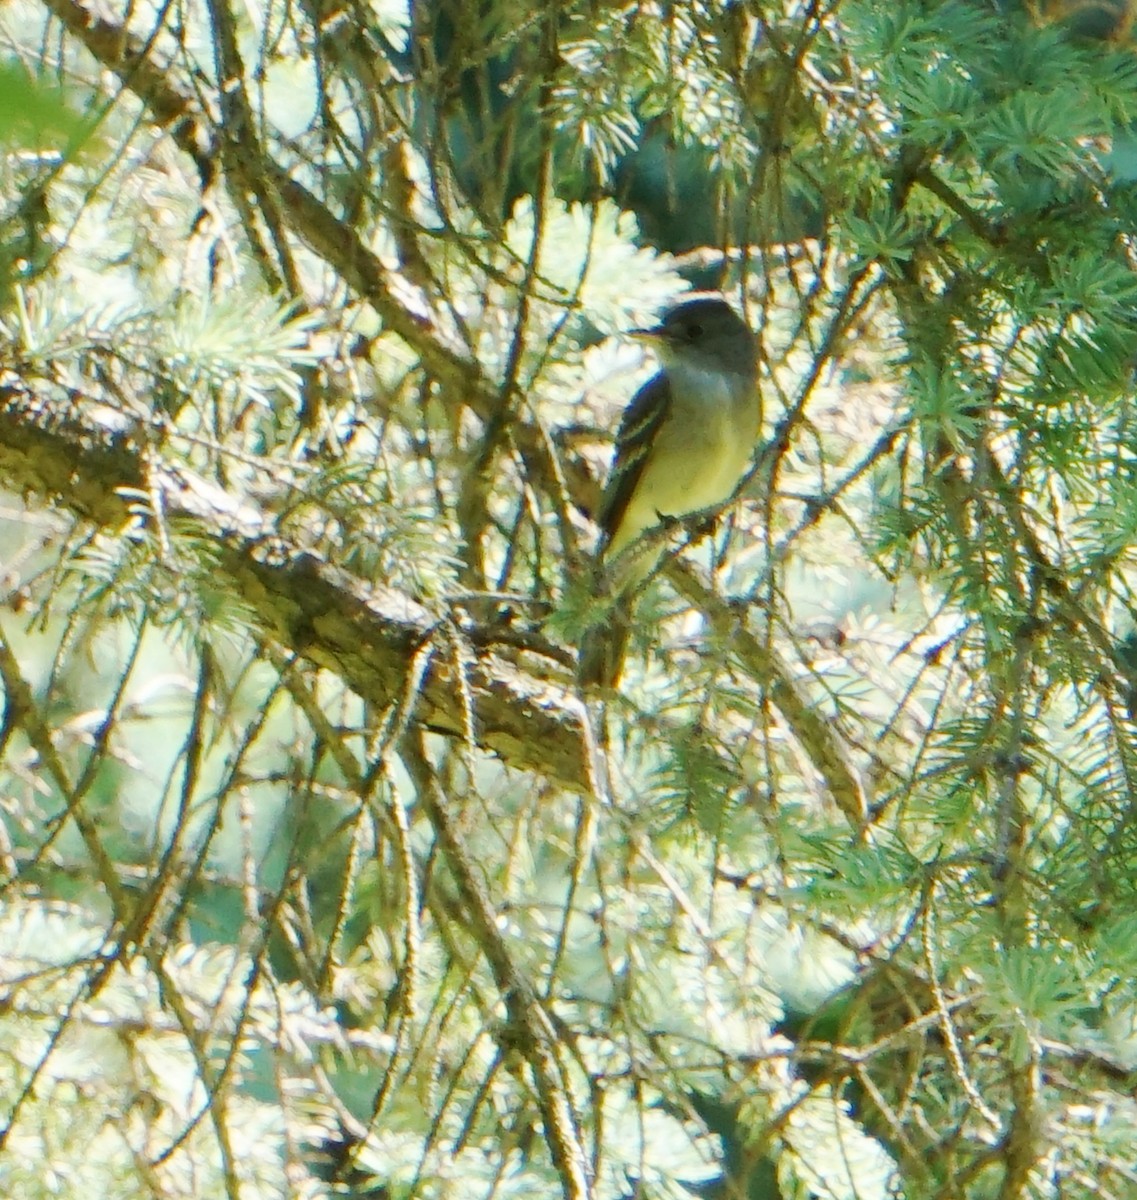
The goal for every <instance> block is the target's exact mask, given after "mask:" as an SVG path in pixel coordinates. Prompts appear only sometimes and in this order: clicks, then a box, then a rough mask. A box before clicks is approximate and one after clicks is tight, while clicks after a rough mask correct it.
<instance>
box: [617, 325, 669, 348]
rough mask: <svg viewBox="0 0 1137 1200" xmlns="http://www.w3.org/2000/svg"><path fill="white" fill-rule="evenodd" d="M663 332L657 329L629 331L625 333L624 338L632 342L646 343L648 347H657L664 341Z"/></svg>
mask: <svg viewBox="0 0 1137 1200" xmlns="http://www.w3.org/2000/svg"><path fill="white" fill-rule="evenodd" d="M664 336H665V335H664V332H663V330H662V329H660V328H659V327H656V328H655V329H629V330H627V331H626V332H625V334H624V337H626V338H630V339H631V340H632V341H633V342H646V343H647V345H649V346H658V345H659V343H660V342H662V341H663V340H664Z"/></svg>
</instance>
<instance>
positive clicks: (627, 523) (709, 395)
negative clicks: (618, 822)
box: [578, 296, 762, 687]
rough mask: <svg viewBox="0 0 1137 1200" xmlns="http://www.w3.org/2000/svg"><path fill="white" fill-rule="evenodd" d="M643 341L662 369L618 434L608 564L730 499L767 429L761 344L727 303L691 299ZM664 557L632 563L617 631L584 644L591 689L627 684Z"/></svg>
mask: <svg viewBox="0 0 1137 1200" xmlns="http://www.w3.org/2000/svg"><path fill="white" fill-rule="evenodd" d="M633 336H635V337H638V338H641V339H642V340H644V341H647V342H649V343H650V344H651V345H652V346H653V348H654V349H655V351H656V353H657V354H658V356H659V360H660V364H661V366H662V370H661V371H660V372H659V373H658V374H657V375H653V376H652V378H651V379H649V380H648V381H647V383H645V384H644V385H643V387H641V388H640V390H639V391H638V392H636V394H635V396H634V397H633V398H632V402H631V403H630V404H629V405H628V407H627V409H626V410H625V411H624V416H623V419H622V420H621V422H620V428H619V431H618V432H617V434H616V453H615V458H614V459H613V462H612V469H611V471H610V472H609V476H608V482H607V484H606V486H605V488H604V494H603V497H602V498H601V501H600V508H599V512H598V513H597V517H596V520H597V523H598V524H599V526H600V544H599V547H598V549H597V561H598V562H599V563H609V562H612V561H613V560H614V559H615V558H616V557H617V556H618V555H620V554H622V552H623V551H625V550H627V549H628V547H630V546H632V545H633V543H634V542H635V541H636V540H637V539H638V538H639V537H640V536H641V535H642V534H643V533H645V532H646V531H647V530H649V529H651V528H652V527H653V526H656V525H660V524H663V523H664V522H666V521H667V520H668V519H674V518H677V517H685V516H688V515H690V514H691V513H695V512H700V511H702V510H703V509H708V508H714V507H715V506H716V505H720V504H724V503H725V502H726V501H727V500H728V499H730V496H731V495H732V493H733V492H734V489H735V488H736V487H737V486H738V484H739V481H740V480H741V479H742V476H743V475H744V474H745V472H746V468H747V465H748V464H749V462H750V456H751V454H752V453H753V451H754V446H755V444H756V443H757V441H758V434H759V431H760V429H761V425H762V406H761V400H760V398H759V396H758V366H757V358H758V343H757V339H756V338H755V337H754V334H753V333H752V332H751V330H750V329H749V327H748V326H747V325H746V323H745V322H744V321H743V320H742V318H741V317H740V316H739V315H738V314H737V313H736V312H735V311H734V309H733V308H731V307H730V305H729V304H727V302H726V301H725V300H723V299H721V298H720V297H717V296H714V297H702V298H700V299H695V300H685V301H684V302H683V303H681V304H677V305H676V306H675V307H674V308H671V309H670V310H668V312H667V313H666V314H665V316H664V318H663V320H662V322H661V323H660V324H659V326H658V327H656V328H655V329H647V330H637V331H636V332H635V333H634V334H633ZM660 553H662V551H661V550H660V551H657V552H656V553H654V554H651V553H644V554H641V555H636V554H635V553H634V551H633V552H632V553H631V554H630V555H629V556H628V557H629V558H630V559H631V562H630V563H629V565H628V566H627V568H626V569H624V568H623V567H622V568H621V578H620V586H621V594H620V598H619V600H618V601H617V603H616V606H615V607H614V608H613V609H612V612H611V615H610V618H609V621H608V623H607V624H606V625H604V626H600V627H597V628H595V629H591V630H589V631H588V632H587V633H586V634H585V637H584V640H583V642H582V644H581V649H580V664H579V668H578V676H579V680H580V683H581V685H582V686H584V687H614V686H615V685H616V684H617V683H618V682H619V679H620V670H621V668H622V666H623V660H624V648H625V645H626V643H627V639H628V634H629V632H630V631H631V603H632V600H633V597H634V594H635V592H636V589H637V588H638V587H639V585H640V584H641V583H642V582H643V581H644V579H646V578H647V576H648V575H649V574H650V573H651V571H652V569H653V567H654V566H655V563H656V561H657V560H658V558H659V556H660Z"/></svg>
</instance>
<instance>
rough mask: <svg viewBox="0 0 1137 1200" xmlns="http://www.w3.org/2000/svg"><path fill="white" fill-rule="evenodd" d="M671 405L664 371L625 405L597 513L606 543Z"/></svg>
mask: <svg viewBox="0 0 1137 1200" xmlns="http://www.w3.org/2000/svg"><path fill="white" fill-rule="evenodd" d="M670 408H671V384H670V383H668V381H667V376H666V375H664V374H663V373H662V372H660V373H659V374H658V375H654V376H652V378H651V379H649V380H648V381H647V383H645V384H644V385H643V387H641V388H640V390H639V391H638V392H636V394H635V395H634V396H633V397H632V401H631V403H630V404H629V405H628V407H627V408H626V409H624V416H623V418H622V419H621V421H620V428H619V429H618V430H617V432H616V454H615V457H614V458H613V460H612V470H611V471H610V472H609V474H608V482H607V484H605V486H604V495H603V496H601V498H600V509H599V511H598V513H597V515H596V523H597V524H598V525H599V526H600V531H601V533H603V535H604V544H605V545H607V543H608V542H610V541H611V540H612V538H613V537H614V536H615V534H616V531H617V530H618V529H619V528H620V522H621V521H623V519H624V513H625V512H627V510H628V502H629V501H630V500H631V498H632V495H633V493H634V492H635V490H636V485H637V484H638V483H639V480H640V475H642V474H643V468H644V463H645V462H646V461H647V453H648V450H649V448H650V447H651V444H652V442H653V441H654V440H655V435H656V433H657V431H658V430H659V427H660V425H662V424H663V422H664V421H665V420H666V419H667V413H668V410H669V409H670Z"/></svg>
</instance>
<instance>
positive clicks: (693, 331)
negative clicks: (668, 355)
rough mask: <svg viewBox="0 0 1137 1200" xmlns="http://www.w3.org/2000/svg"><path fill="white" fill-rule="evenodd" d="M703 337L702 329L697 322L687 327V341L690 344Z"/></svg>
mask: <svg viewBox="0 0 1137 1200" xmlns="http://www.w3.org/2000/svg"><path fill="white" fill-rule="evenodd" d="M702 336H703V327H702V325H700V324H699V322H698V321H694V322H692V323H691V324H690V325H688V326H687V340H688V341H690V342H694V341H697V340H698V339H699V338H701V337H702Z"/></svg>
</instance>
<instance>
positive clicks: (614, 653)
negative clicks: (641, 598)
mask: <svg viewBox="0 0 1137 1200" xmlns="http://www.w3.org/2000/svg"><path fill="white" fill-rule="evenodd" d="M631 632H632V613H631V607H630V605H629V604H628V603H627V601H626V600H622V601H620V602H619V603H617V604H616V605H615V606H614V607H613V608H612V609H611V610H610V611H609V614H608V620H607V622H606V623H605V624H603V625H594V626H593V627H592V628H591V629H588V630H586V631H585V633H584V636H583V637H582V638H581V641H580V655H579V657H578V659H577V668H576V681H577V683H578V684H579V685H580V686H581V687H582V688H586V689H602V688H614V687H616V685H617V684H618V683H619V682H620V673H621V671H622V670H623V669H624V655H625V654H626V653H627V648H628V636H629V635H630V634H631Z"/></svg>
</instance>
